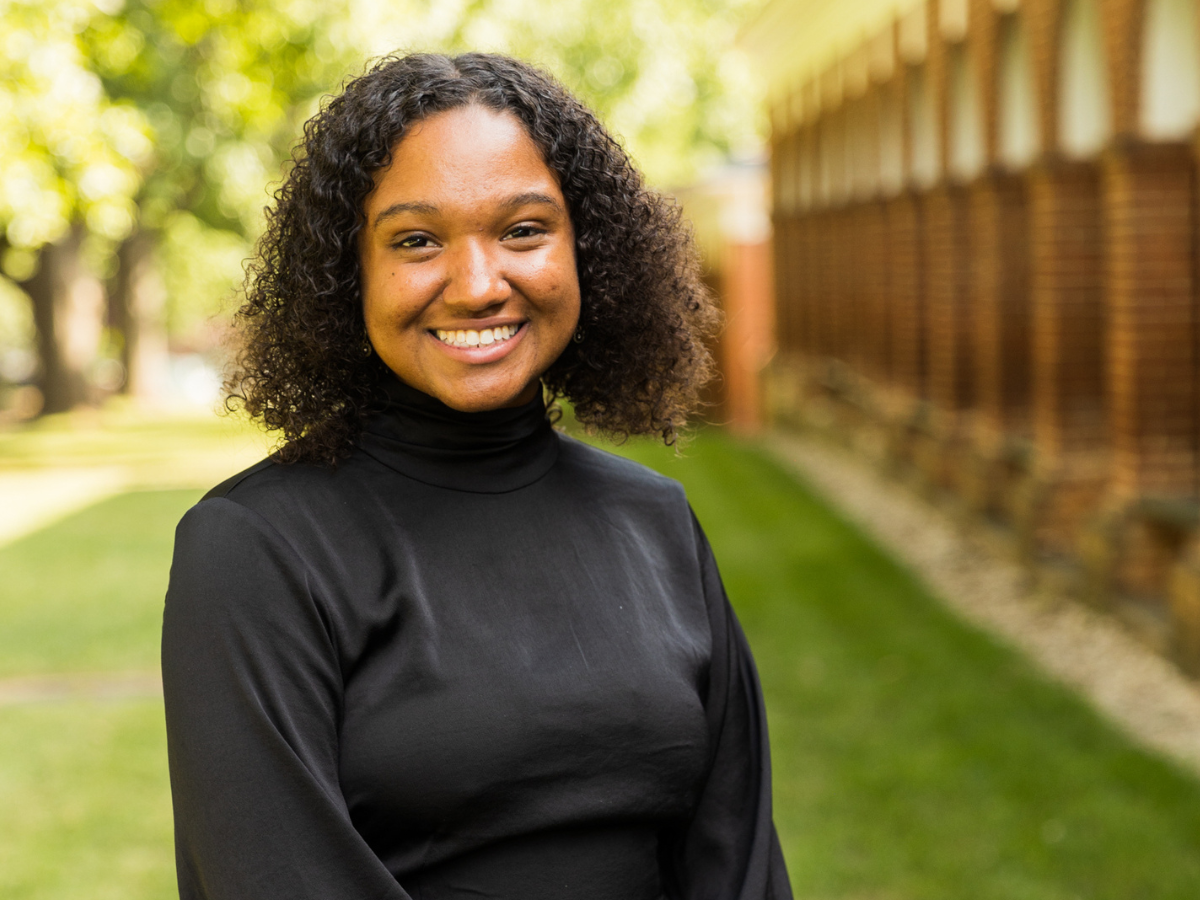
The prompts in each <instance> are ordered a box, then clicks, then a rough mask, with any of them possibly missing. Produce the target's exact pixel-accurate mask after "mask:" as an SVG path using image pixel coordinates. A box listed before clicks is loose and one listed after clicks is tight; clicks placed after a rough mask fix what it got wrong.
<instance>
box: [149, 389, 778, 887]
mask: <svg viewBox="0 0 1200 900" xmlns="http://www.w3.org/2000/svg"><path fill="white" fill-rule="evenodd" d="M391 391H392V393H391V406H390V408H389V409H388V410H387V411H386V412H385V413H384V414H382V415H381V416H379V417H378V418H377V419H376V420H373V421H372V422H371V423H370V425H369V427H368V429H367V433H366V434H365V435H364V436H363V438H362V441H361V444H360V447H359V449H358V450H357V451H356V452H355V453H354V455H353V456H351V457H350V458H349V459H348V460H347V461H345V462H344V463H343V464H342V465H340V466H339V467H338V468H336V469H326V468H319V467H315V466H278V465H274V464H272V463H269V462H264V463H260V464H259V465H257V466H255V467H253V468H252V469H249V470H248V471H247V472H245V473H243V474H241V475H239V476H237V477H235V478H233V479H231V480H230V481H228V482H226V483H225V484H223V485H221V486H219V487H218V488H216V489H214V490H213V491H211V492H210V493H209V494H208V495H207V496H206V497H205V498H204V499H203V500H202V501H201V502H200V503H199V504H197V505H196V506H195V507H194V508H193V509H192V510H190V511H189V512H188V514H187V515H186V516H185V517H184V519H183V521H182V522H181V523H180V525H179V528H178V531H177V533H176V546H175V559H174V562H173V564H172V568H171V581H170V587H169V589H168V592H167V602H166V610H165V615H164V628H163V685H164V690H165V696H166V709H167V736H168V746H169V752H170V769H171V788H172V793H173V799H174V805H175V836H176V851H177V865H178V873H179V886H180V895H181V897H182V898H183V900H201V898H204V900H218V898H220V900H226V898H228V900H306V898H312V900H359V898H361V900H385V898H386V900H401V898H413V900H467V898H471V900H479V898H492V900H567V898H578V900H658V898H660V897H663V896H665V897H669V898H687V900H701V898H704V900H766V898H774V900H786V898H789V897H790V896H791V891H790V888H789V886H788V881H787V874H786V872H785V869H784V865H783V859H782V856H781V854H780V851H779V845H778V841H777V840H776V837H775V831H774V827H773V824H772V820H771V802H770V792H771V788H770V762H769V758H768V746H767V734H766V722H765V718H764V714H763V709H762V701H761V696H760V691H759V686H758V681H757V676H756V674H755V671H754V665H753V662H752V660H751V657H750V653H749V650H748V649H747V646H746V643H745V639H744V637H743V636H742V633H741V631H740V629H739V627H738V624H737V622H736V620H735V618H734V616H733V614H732V611H731V610H730V608H729V605H728V602H727V601H726V598H725V594H724V591H723V588H722V586H721V582H720V577H719V575H718V573H717V568H716V565H715V563H714V561H713V557H712V553H711V551H710V549H709V547H708V544H707V542H706V541H705V538H704V535H703V533H702V531H701V530H700V527H699V525H698V524H697V523H696V521H695V519H694V517H693V516H692V515H691V511H690V509H689V507H688V504H687V501H686V499H685V497H684V494H683V491H682V489H681V488H680V487H679V486H678V485H677V484H676V483H675V482H673V481H670V480H669V479H666V478H663V477H662V476H659V475H657V474H654V473H652V472H650V471H649V470H647V469H645V468H643V467H641V466H638V465H635V464H633V463H630V462H628V461H626V460H623V459H620V458H618V457H616V456H613V455H611V454H607V453H604V452H602V451H599V450H596V449H594V448H590V447H588V446H586V445H584V444H581V443H579V442H577V441H574V440H572V439H570V438H567V437H564V436H562V435H560V434H557V433H556V432H554V430H553V429H552V428H551V427H550V425H549V423H548V422H547V421H546V417H545V410H544V407H543V405H542V403H541V401H540V400H537V401H535V402H533V403H531V404H528V405H527V406H524V407H520V408H517V409H509V410H498V411H494V412H488V413H482V414H463V413H458V412H455V411H453V410H450V409H449V408H448V407H445V406H444V405H442V404H441V403H439V402H438V401H436V400H434V399H433V398H430V397H427V396H425V395H424V394H421V393H419V392H417V391H414V390H412V389H410V388H407V387H405V386H404V385H401V384H399V383H397V384H395V385H393V386H392V388H391Z"/></svg>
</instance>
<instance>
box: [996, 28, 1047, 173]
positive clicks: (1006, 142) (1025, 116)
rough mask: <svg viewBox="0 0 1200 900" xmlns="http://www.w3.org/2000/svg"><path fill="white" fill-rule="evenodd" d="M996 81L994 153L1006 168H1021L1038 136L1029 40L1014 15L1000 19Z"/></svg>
mask: <svg viewBox="0 0 1200 900" xmlns="http://www.w3.org/2000/svg"><path fill="white" fill-rule="evenodd" d="M998 82H999V83H998V88H999V95H1000V96H999V110H998V120H999V122H998V124H999V129H998V130H999V134H998V146H997V154H998V156H999V158H1000V162H1001V163H1002V164H1003V165H1004V166H1005V167H1006V168H1009V169H1023V168H1025V167H1026V166H1028V165H1029V164H1030V163H1031V162H1033V160H1034V157H1036V156H1037V153H1038V150H1039V149H1040V146H1041V136H1040V135H1039V133H1038V116H1037V92H1036V87H1035V85H1034V80H1033V60H1032V57H1031V56H1030V52H1029V40H1028V38H1027V37H1026V35H1025V29H1024V28H1023V27H1022V26H1021V22H1020V20H1019V19H1018V17H1017V16H1015V15H1008V16H1005V17H1004V18H1002V19H1001V20H1000V72H999V79H998Z"/></svg>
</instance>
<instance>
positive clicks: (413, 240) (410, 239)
mask: <svg viewBox="0 0 1200 900" xmlns="http://www.w3.org/2000/svg"><path fill="white" fill-rule="evenodd" d="M396 246H397V247H403V248H405V249H406V250H420V249H421V248H423V247H428V246H429V238H428V237H426V236H425V235H423V234H410V235H408V236H407V237H403V238H401V239H400V240H398V241H396Z"/></svg>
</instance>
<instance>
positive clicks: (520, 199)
mask: <svg viewBox="0 0 1200 900" xmlns="http://www.w3.org/2000/svg"><path fill="white" fill-rule="evenodd" d="M532 204H540V205H543V206H552V207H554V209H556V210H558V211H559V212H562V204H561V203H559V202H558V201H557V200H555V199H554V198H553V197H551V196H550V195H549V194H542V193H539V192H538V191H526V192H525V193H523V194H514V195H513V196H511V197H509V198H508V199H507V200H505V201H504V202H503V203H502V204H500V205H501V207H502V208H503V209H506V210H509V209H516V208H517V207H519V206H530V205H532Z"/></svg>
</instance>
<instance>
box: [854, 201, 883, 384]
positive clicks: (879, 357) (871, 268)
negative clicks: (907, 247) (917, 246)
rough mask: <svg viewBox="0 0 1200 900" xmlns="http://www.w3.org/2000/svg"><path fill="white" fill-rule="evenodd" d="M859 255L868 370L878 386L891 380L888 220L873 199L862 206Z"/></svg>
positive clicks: (879, 205) (881, 205) (878, 203)
mask: <svg viewBox="0 0 1200 900" xmlns="http://www.w3.org/2000/svg"><path fill="white" fill-rule="evenodd" d="M862 223H863V231H862V247H863V248H864V249H863V251H862V253H860V259H861V261H862V266H863V272H864V276H863V302H864V306H863V311H862V312H863V325H864V327H865V329H866V335H865V339H866V341H865V348H864V350H865V352H864V355H865V358H866V360H867V366H868V368H867V373H868V374H869V375H870V376H871V378H872V379H873V380H874V381H875V382H876V383H877V384H878V385H880V386H881V387H885V386H886V385H887V384H888V381H889V380H890V374H891V373H890V367H889V364H888V360H889V356H890V353H889V347H888V343H889V341H888V333H889V328H890V324H891V323H890V317H889V311H888V306H889V304H888V284H889V277H888V257H889V252H888V223H887V212H886V208H885V206H884V204H883V203H881V202H878V201H873V202H871V203H868V204H866V206H865V207H864V208H863V219H862Z"/></svg>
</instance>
